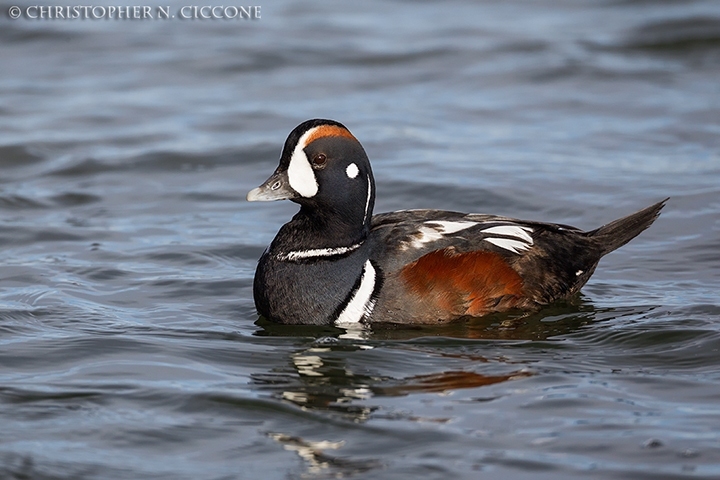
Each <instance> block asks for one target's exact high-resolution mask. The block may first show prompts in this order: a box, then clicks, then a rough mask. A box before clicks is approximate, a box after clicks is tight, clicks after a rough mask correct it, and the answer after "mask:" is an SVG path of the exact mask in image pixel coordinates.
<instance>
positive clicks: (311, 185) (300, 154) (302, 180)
mask: <svg viewBox="0 0 720 480" xmlns="http://www.w3.org/2000/svg"><path fill="white" fill-rule="evenodd" d="M317 128H318V127H315V128H311V129H310V130H308V131H307V132H305V133H304V134H303V136H302V137H300V140H298V143H297V145H296V146H295V150H293V153H292V156H291V157H290V165H289V166H288V170H287V172H288V182H289V183H290V186H291V187H292V189H293V190H295V191H296V192H297V193H299V194H300V195H302V196H303V197H306V198H310V197H314V196H315V194H316V193H317V191H318V183H317V179H316V178H315V172H313V169H312V167H311V166H310V161H309V160H308V158H307V155H305V152H304V149H305V147H306V146H307V145H306V143H307V140H308V138H310V135H312V134H313V132H314V131H315V130H316V129H317Z"/></svg>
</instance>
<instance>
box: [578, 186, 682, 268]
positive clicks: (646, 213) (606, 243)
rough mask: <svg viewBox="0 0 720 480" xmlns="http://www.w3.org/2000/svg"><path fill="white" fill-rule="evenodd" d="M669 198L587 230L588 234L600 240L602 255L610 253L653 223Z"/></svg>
mask: <svg viewBox="0 0 720 480" xmlns="http://www.w3.org/2000/svg"><path fill="white" fill-rule="evenodd" d="M668 200H669V198H666V199H665V200H663V201H661V202H658V203H656V204H655V205H651V206H649V207H647V208H643V209H642V210H640V211H639V212H635V213H633V214H631V215H628V216H627V217H623V218H620V219H618V220H615V221H613V222H610V223H608V224H607V225H603V226H602V227H600V228H596V229H595V230H591V231H589V232H587V235H588V236H589V237H591V238H593V239H595V240H596V241H597V242H598V244H599V245H600V248H601V251H602V255H605V254H608V253H610V252H612V251H613V250H615V249H618V248H620V247H622V246H623V245H625V244H626V243H628V242H629V241H630V240H632V239H633V238H635V237H637V236H638V235H640V233H641V232H642V231H643V230H645V229H646V228H648V227H649V226H650V225H652V224H653V222H654V221H655V219H657V217H658V216H659V215H660V211H661V210H662V208H663V207H664V206H665V202H667V201H668Z"/></svg>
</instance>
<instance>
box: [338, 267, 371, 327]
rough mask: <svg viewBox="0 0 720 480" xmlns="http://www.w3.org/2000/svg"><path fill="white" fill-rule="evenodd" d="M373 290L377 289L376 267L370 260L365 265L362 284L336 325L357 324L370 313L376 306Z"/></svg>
mask: <svg viewBox="0 0 720 480" xmlns="http://www.w3.org/2000/svg"><path fill="white" fill-rule="evenodd" d="M373 290H375V267H373V265H372V263H370V260H368V261H366V262H365V267H363V272H362V278H361V279H360V286H359V287H358V289H357V290H356V291H355V294H354V295H353V296H352V298H351V299H350V301H349V302H348V304H347V305H345V308H344V309H343V311H342V313H340V315H339V316H338V318H337V320H335V325H337V326H339V327H342V326H343V325H355V324H357V323H359V322H360V321H361V320H362V319H363V318H364V317H365V316H366V315H370V314H371V313H372V310H373V307H375V300H373V298H372V293H373Z"/></svg>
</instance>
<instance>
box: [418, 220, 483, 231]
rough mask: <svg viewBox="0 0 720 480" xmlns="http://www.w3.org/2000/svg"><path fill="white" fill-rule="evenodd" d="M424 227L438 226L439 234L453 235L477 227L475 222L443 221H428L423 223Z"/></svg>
mask: <svg viewBox="0 0 720 480" xmlns="http://www.w3.org/2000/svg"><path fill="white" fill-rule="evenodd" d="M425 224H426V225H438V226H439V227H440V228H438V229H437V230H438V231H439V232H440V233H443V234H445V233H455V232H459V231H460V230H465V229H466V228H470V227H473V226H475V225H477V222H450V221H445V220H429V221H427V222H425Z"/></svg>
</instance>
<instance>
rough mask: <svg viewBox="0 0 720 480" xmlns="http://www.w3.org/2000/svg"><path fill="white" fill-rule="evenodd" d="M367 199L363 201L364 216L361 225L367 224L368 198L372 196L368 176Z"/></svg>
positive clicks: (368, 177)
mask: <svg viewBox="0 0 720 480" xmlns="http://www.w3.org/2000/svg"><path fill="white" fill-rule="evenodd" d="M367 189H368V190H367V198H366V199H365V216H364V217H363V225H364V224H365V222H367V218H368V213H370V212H369V210H370V197H371V196H372V183H370V175H368V176H367Z"/></svg>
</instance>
